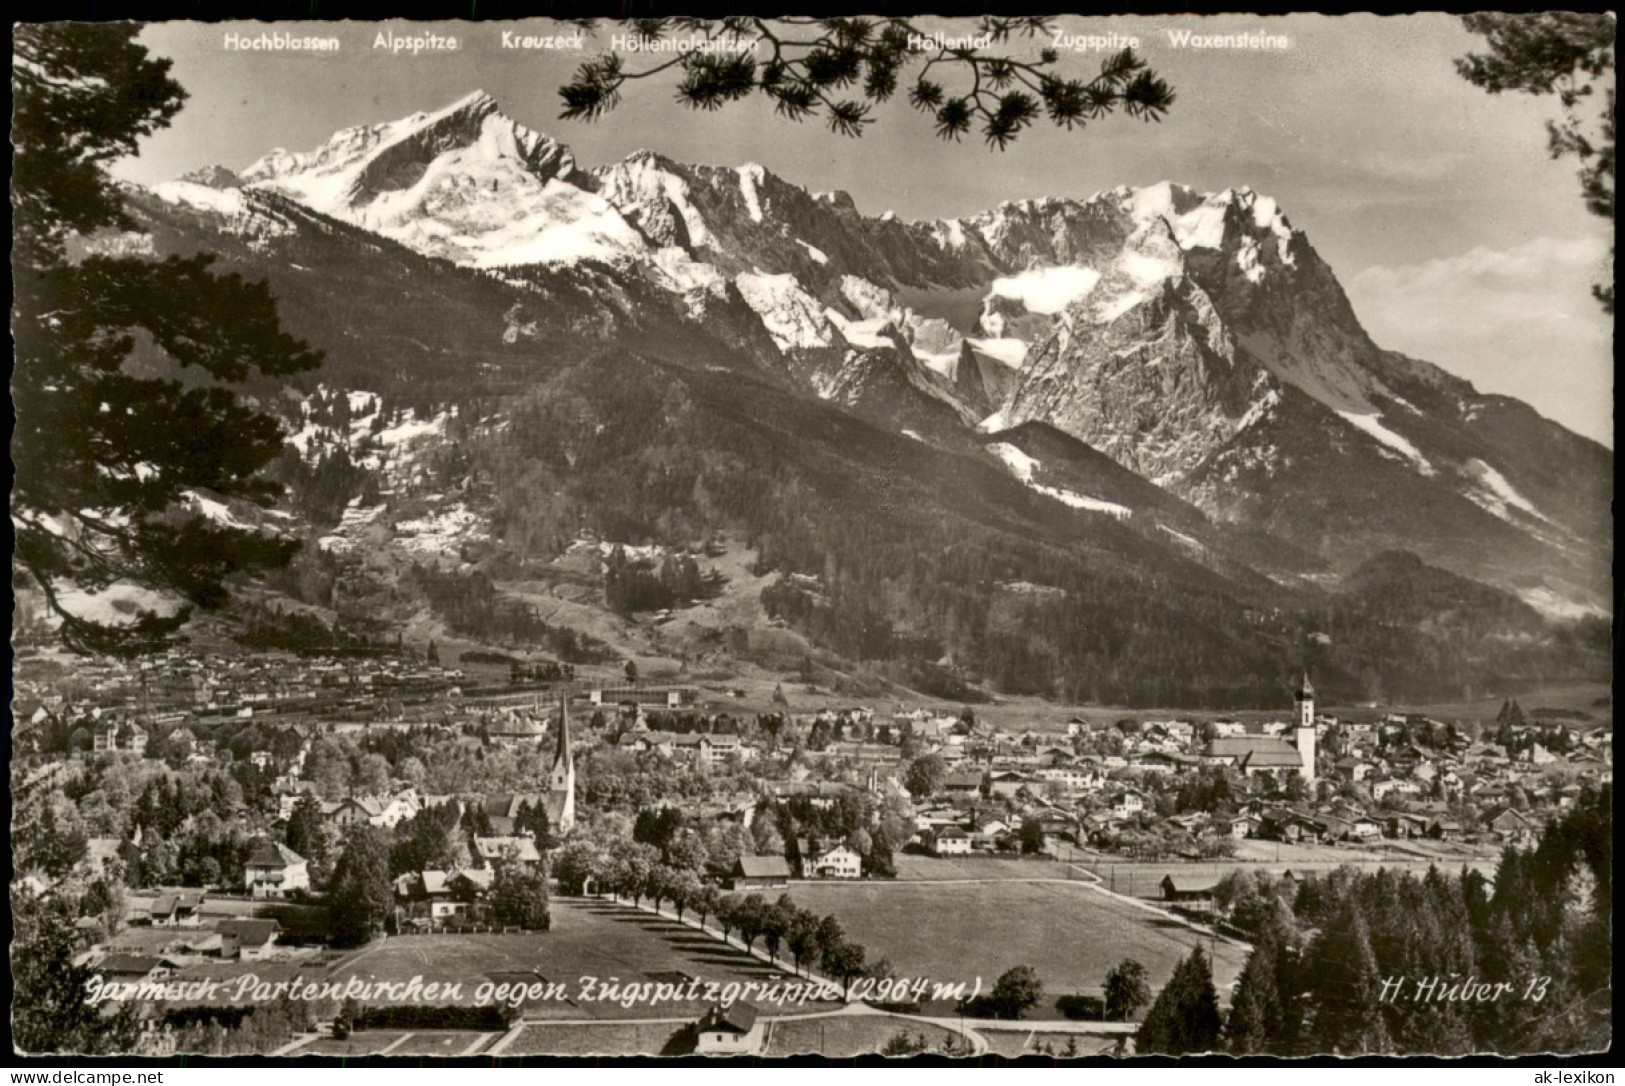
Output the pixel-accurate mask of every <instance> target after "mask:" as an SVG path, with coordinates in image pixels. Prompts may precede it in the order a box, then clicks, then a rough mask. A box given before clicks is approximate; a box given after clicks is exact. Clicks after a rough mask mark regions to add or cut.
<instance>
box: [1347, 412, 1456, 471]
mask: <svg viewBox="0 0 1625 1086" xmlns="http://www.w3.org/2000/svg"><path fill="white" fill-rule="evenodd" d="M1338 414H1339V415H1341V416H1343V418H1344V419H1345V420H1347V421H1348V423H1349V424H1350V425H1352V426H1354V427H1356V428H1358V429H1359V430H1361V431H1362V432H1364V433H1365V434H1367V435H1369V436H1370V437H1372V438H1374V439H1375V440H1376V441H1377V442H1378V443H1379V444H1381V445H1383V446H1385V447H1386V448H1389V449H1392V450H1394V451H1395V452H1397V453H1399V454H1400V455H1401V456H1403V457H1404V458H1405V459H1406V460H1409V461H1410V462H1411V463H1412V464H1414V465H1415V466H1416V470H1417V471H1419V472H1421V473H1422V474H1423V475H1429V476H1431V475H1435V474H1437V473H1436V472H1435V471H1434V470H1433V465H1432V464H1430V463H1428V461H1427V458H1426V457H1425V456H1423V455H1422V453H1421V450H1419V449H1417V447H1416V446H1415V445H1412V444H1411V443H1410V442H1409V441H1406V440H1405V439H1404V438H1403V437H1400V436H1399V435H1398V434H1396V433H1394V432H1393V431H1392V430H1390V429H1388V428H1387V427H1386V426H1384V425H1383V424H1382V416H1381V415H1375V414H1373V415H1362V414H1360V413H1358V412H1355V411H1339V412H1338Z"/></svg>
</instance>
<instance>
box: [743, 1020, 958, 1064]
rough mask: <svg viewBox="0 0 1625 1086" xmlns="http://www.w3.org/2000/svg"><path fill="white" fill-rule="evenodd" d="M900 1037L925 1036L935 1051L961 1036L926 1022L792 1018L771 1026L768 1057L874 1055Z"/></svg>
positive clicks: (769, 1029) (769, 1027)
mask: <svg viewBox="0 0 1625 1086" xmlns="http://www.w3.org/2000/svg"><path fill="white" fill-rule="evenodd" d="M898 1033H907V1034H908V1035H909V1037H911V1038H918V1037H921V1036H923V1037H924V1038H925V1043H926V1044H928V1045H930V1046H931V1049H932V1050H933V1051H934V1050H936V1049H937V1048H938V1047H940V1046H941V1045H942V1044H943V1042H945V1041H947V1040H948V1039H949V1038H951V1037H957V1034H955V1033H953V1032H952V1031H950V1030H946V1029H943V1028H942V1027H941V1026H933V1025H930V1024H929V1023H925V1022H907V1021H904V1020H903V1019H900V1018H882V1017H878V1016H870V1015H863V1016H858V1015H836V1016H832V1017H825V1018H788V1019H782V1020H780V1021H777V1022H772V1023H769V1025H768V1034H767V1055H769V1056H806V1055H811V1056H829V1057H832V1058H835V1059H845V1058H847V1057H849V1056H866V1055H874V1054H875V1053H877V1052H879V1051H880V1049H881V1047H882V1046H883V1045H884V1044H885V1043H886V1042H887V1041H889V1040H891V1039H892V1038H893V1037H895V1036H896V1035H897V1034H898Z"/></svg>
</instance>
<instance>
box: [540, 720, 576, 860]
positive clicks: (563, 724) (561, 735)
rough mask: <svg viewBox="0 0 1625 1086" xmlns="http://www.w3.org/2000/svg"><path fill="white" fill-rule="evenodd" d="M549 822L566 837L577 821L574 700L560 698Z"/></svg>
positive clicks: (548, 789) (549, 785)
mask: <svg viewBox="0 0 1625 1086" xmlns="http://www.w3.org/2000/svg"><path fill="white" fill-rule="evenodd" d="M547 824H548V826H549V827H551V828H552V831H553V833H554V834H555V835H557V836H559V837H563V836H564V835H565V834H567V833H569V832H570V831H571V830H572V829H574V828H575V824H576V763H575V757H574V755H572V754H571V753H570V703H569V700H568V699H567V698H565V697H561V698H559V726H558V737H557V742H556V744H555V745H554V748H553V769H552V771H551V773H550V774H549V776H548V782H547Z"/></svg>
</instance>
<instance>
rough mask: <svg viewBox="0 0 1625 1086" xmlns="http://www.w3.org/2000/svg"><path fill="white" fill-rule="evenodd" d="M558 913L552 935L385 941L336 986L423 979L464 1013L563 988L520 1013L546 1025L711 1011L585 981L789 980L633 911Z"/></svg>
mask: <svg viewBox="0 0 1625 1086" xmlns="http://www.w3.org/2000/svg"><path fill="white" fill-rule="evenodd" d="M552 911H553V927H552V930H550V931H546V932H531V933H525V934H480V935H452V934H438V935H410V936H396V937H393V938H389V939H385V940H383V941H382V942H380V943H375V944H373V945H372V946H369V947H367V948H364V949H363V950H361V951H358V952H357V953H356V954H353V955H351V956H350V957H349V958H347V959H345V960H344V961H341V962H340V963H339V964H338V965H336V966H335V967H334V969H333V971H332V973H331V974H330V976H331V977H333V978H344V977H348V976H350V975H354V976H356V977H357V978H359V979H361V980H369V979H370V980H376V981H381V982H404V981H410V980H411V979H412V978H413V977H417V976H421V977H422V978H423V980H424V982H425V983H429V982H438V983H441V984H449V983H461V984H462V986H463V992H462V999H461V1000H460V1002H462V1003H464V1004H472V1003H474V1002H475V992H476V989H477V988H479V986H480V985H481V984H484V983H488V982H490V983H497V984H502V983H510V984H514V985H515V986H516V987H517V984H518V983H519V982H523V983H527V984H534V983H537V982H542V983H546V984H555V983H556V984H562V985H563V986H564V994H565V998H563V999H548V1000H546V1001H543V1002H539V1003H524V1004H522V1006H521V1008H520V1009H521V1011H522V1013H523V1014H524V1015H525V1016H526V1017H527V1018H538V1019H539V1018H550V1019H551V1018H559V1019H617V1018H696V1019H697V1018H698V1017H699V1016H700V1015H701V1014H702V1013H704V1011H705V1010H706V1008H707V1006H708V1004H707V1003H706V1002H705V1001H704V998H703V990H702V993H701V997H700V998H699V999H696V1000H667V1001H663V1002H660V1003H653V1004H652V1003H650V1002H648V1001H640V1002H634V1003H633V1004H632V1005H630V1006H622V1005H621V1004H620V1003H619V1002H610V1001H600V1000H593V999H582V998H579V997H580V996H581V995H582V994H583V993H582V987H583V985H582V978H583V977H594V978H598V980H599V981H600V982H604V981H608V980H610V979H612V978H618V980H619V983H620V984H621V985H623V986H624V985H627V984H631V983H638V984H644V983H670V984H682V985H685V986H686V985H687V984H688V983H689V981H690V980H691V979H694V978H698V979H699V980H700V981H702V982H712V981H716V982H720V983H729V982H746V981H757V982H760V983H769V984H770V983H773V982H775V981H781V980H782V981H789V980H790V978H789V976H788V974H786V973H783V972H781V971H779V970H777V969H774V968H773V967H771V966H769V965H768V964H767V963H766V962H762V961H759V960H757V959H755V958H752V957H749V956H747V955H746V954H745V953H744V952H743V951H741V950H739V949H737V948H734V947H730V946H727V945H725V944H724V943H723V942H722V941H721V939H720V938H718V937H716V936H715V935H713V934H710V933H701V932H699V931H696V930H695V929H693V928H691V927H688V926H686V925H683V924H679V923H677V922H676V921H674V920H671V919H668V918H665V917H657V916H654V915H651V914H650V913H647V912H644V911H643V910H640V909H635V908H633V907H632V906H630V905H618V904H614V903H611V902H608V901H602V900H598V899H592V898H588V899H581V898H554V899H553V907H552ZM815 1006H816V1005H815V1004H808V1005H807V1007H806V1008H805V1009H808V1010H811V1009H814V1007H815Z"/></svg>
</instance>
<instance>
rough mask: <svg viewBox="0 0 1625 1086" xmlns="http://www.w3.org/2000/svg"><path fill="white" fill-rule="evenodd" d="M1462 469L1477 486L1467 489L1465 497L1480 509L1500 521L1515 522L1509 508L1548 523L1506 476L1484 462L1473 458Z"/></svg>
mask: <svg viewBox="0 0 1625 1086" xmlns="http://www.w3.org/2000/svg"><path fill="white" fill-rule="evenodd" d="M1463 468H1464V469H1465V470H1466V472H1467V474H1468V475H1470V476H1472V478H1473V479H1474V480H1475V481H1476V482H1477V483H1478V485H1477V486H1475V487H1471V488H1469V489H1468V491H1467V497H1469V498H1471V499H1472V500H1473V501H1474V502H1476V503H1477V504H1478V505H1479V506H1480V507H1482V508H1484V509H1487V510H1489V511H1490V512H1491V513H1494V514H1495V515H1496V516H1498V517H1500V518H1501V519H1502V520H1507V521H1513V522H1514V523H1516V521H1514V520H1513V517H1512V514H1511V513H1510V512H1509V511H1508V509H1509V508H1511V509H1517V510H1520V511H1521V512H1524V513H1527V514H1529V515H1530V516H1532V517H1535V518H1537V519H1540V520H1544V521H1547V522H1548V523H1550V518H1548V517H1547V516H1546V515H1545V514H1544V513H1542V512H1541V511H1540V510H1539V509H1536V508H1535V505H1534V503H1533V502H1531V501H1530V500H1529V499H1528V498H1526V497H1524V496H1523V495H1522V494H1520V493H1518V491H1517V490H1516V489H1515V488H1514V487H1513V485H1512V484H1511V483H1509V482H1507V479H1506V476H1504V475H1502V474H1501V473H1500V472H1498V471H1496V470H1495V469H1494V468H1492V467H1490V466H1489V465H1488V464H1486V463H1485V462H1484V461H1482V460H1479V459H1476V458H1475V459H1472V460H1469V461H1467V463H1466V464H1464V465H1463Z"/></svg>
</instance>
